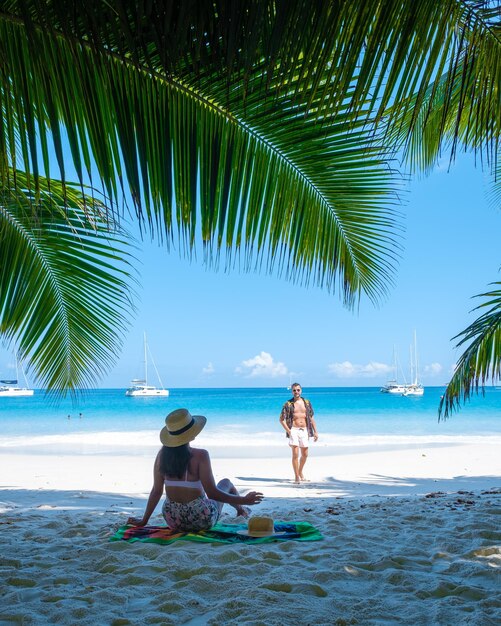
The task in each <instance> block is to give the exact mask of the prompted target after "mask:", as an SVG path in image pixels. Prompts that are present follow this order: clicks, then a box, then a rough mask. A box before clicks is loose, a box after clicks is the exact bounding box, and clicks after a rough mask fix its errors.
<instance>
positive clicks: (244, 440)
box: [0, 387, 501, 454]
mask: <svg viewBox="0 0 501 626" xmlns="http://www.w3.org/2000/svg"><path fill="white" fill-rule="evenodd" d="M443 392H444V388H443V387H427V388H426V390H425V394H424V396H422V397H402V396H391V395H389V394H383V393H381V392H380V391H379V388H376V387H358V388H357V387H333V388H304V389H303V395H304V396H305V397H306V398H309V399H310V400H311V402H312V404H313V407H314V410H315V419H316V422H317V427H318V431H319V433H320V439H319V442H318V444H315V445H318V446H319V447H320V446H322V445H350V446H353V445H369V444H388V443H391V442H393V443H395V444H402V443H409V444H412V443H413V442H414V443H416V444H419V443H422V442H424V441H426V442H431V443H432V442H436V443H437V445H438V444H440V443H441V442H443V443H445V442H448V443H453V442H454V441H456V442H458V443H459V442H460V441H476V440H484V438H486V437H488V438H489V439H490V440H491V441H492V440H499V442H500V443H501V389H500V388H494V387H488V388H486V390H485V395H482V394H481V393H480V394H479V395H478V396H477V395H475V396H473V398H472V400H471V401H470V402H468V403H466V405H464V406H463V407H462V409H461V410H460V411H459V412H455V413H453V414H452V416H451V417H449V418H448V419H447V420H440V421H439V420H438V405H439V402H440V397H441V394H442V393H443ZM290 395H291V394H290V391H288V390H287V389H286V388H285V387H283V388H245V389H237V388H227V389H171V390H170V395H169V397H167V398H131V397H126V396H125V389H99V390H91V391H87V392H85V393H84V394H83V395H82V396H81V397H80V398H79V400H78V403H77V404H75V403H73V402H72V400H71V399H66V400H63V401H58V402H57V403H56V402H55V401H54V400H53V399H51V398H50V397H47V396H46V395H45V394H44V392H43V391H35V395H34V396H33V397H27V398H0V452H1V451H2V450H3V451H4V452H16V451H20V452H23V451H26V449H27V448H28V449H31V450H33V449H34V447H35V448H36V451H37V452H38V453H44V452H47V453H53V452H54V451H57V450H65V451H68V450H70V451H71V452H77V453H82V454H85V453H86V452H91V451H92V452H95V451H96V450H102V451H103V453H104V452H106V453H110V452H112V453H113V452H114V451H116V452H117V453H122V452H125V451H126V450H127V453H128V454H134V453H135V452H136V453H141V451H143V452H144V450H145V448H148V449H150V448H151V447H152V446H158V432H159V430H160V428H161V427H162V426H163V424H164V419H165V416H166V415H167V414H168V413H169V412H170V411H172V410H174V409H176V408H180V407H186V408H188V409H189V410H190V411H191V412H192V413H193V414H202V415H205V416H207V419H208V423H207V426H206V428H205V430H204V431H203V433H202V435H203V437H202V436H200V438H199V439H200V441H199V440H197V441H198V442H199V443H200V445H202V444H204V445H211V444H212V445H217V446H218V447H220V446H222V447H224V446H225V445H228V446H229V445H231V446H234V445H237V446H238V445H245V446H259V447H266V446H270V445H273V444H280V445H283V444H284V443H285V442H284V431H283V429H282V427H281V426H280V424H279V421H278V418H279V414H280V409H281V407H282V404H283V403H284V402H285V400H287V399H288V398H289V397H290Z"/></svg>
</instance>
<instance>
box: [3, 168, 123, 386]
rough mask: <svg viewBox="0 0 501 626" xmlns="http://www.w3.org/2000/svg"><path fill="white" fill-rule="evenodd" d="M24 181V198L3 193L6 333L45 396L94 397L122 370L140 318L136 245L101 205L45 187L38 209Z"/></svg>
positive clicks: (21, 178)
mask: <svg viewBox="0 0 501 626" xmlns="http://www.w3.org/2000/svg"><path fill="white" fill-rule="evenodd" d="M15 176H16V179H17V185H16V187H15V189H16V191H13V189H12V187H7V188H5V187H4V188H2V189H1V192H0V266H1V267H2V272H1V275H0V320H1V326H0V333H1V334H2V336H3V337H4V339H5V341H6V342H7V345H10V344H11V343H15V345H16V348H17V352H18V354H19V356H20V358H21V359H22V360H27V361H28V362H29V368H30V370H31V372H32V373H33V374H34V375H35V377H36V378H37V382H38V383H40V384H41V386H42V387H44V388H47V389H49V390H51V391H53V392H55V393H58V392H59V393H60V392H63V391H65V390H70V391H72V392H74V391H75V390H77V389H82V388H86V387H90V386H92V385H94V384H95V383H96V382H97V381H98V380H99V379H100V378H101V377H102V375H103V374H104V373H105V372H107V371H108V368H109V367H110V366H111V365H112V364H113V363H114V362H115V360H116V357H117V355H118V354H119V350H120V347H121V344H122V338H123V335H124V326H126V322H127V319H128V318H130V311H131V310H133V305H132V302H131V293H130V288H129V287H128V286H127V285H128V284H129V283H130V281H131V278H132V274H131V272H130V267H129V259H130V255H129V252H128V250H127V247H128V245H127V243H126V239H125V237H124V235H123V234H120V233H119V232H118V231H116V230H114V225H113V224H112V223H110V222H107V221H106V214H105V211H104V206H103V205H102V204H101V203H100V202H98V201H97V200H91V199H89V198H87V199H86V198H85V197H83V196H82V195H81V194H80V193H79V192H78V191H76V190H75V189H74V188H72V187H71V186H69V185H67V186H66V188H65V189H64V190H63V189H62V186H61V184H60V183H59V182H57V181H46V180H45V179H43V178H41V177H40V179H39V190H40V193H39V198H38V200H37V204H36V206H35V204H34V199H33V197H32V196H31V194H30V191H29V189H28V185H27V180H26V176H25V175H24V174H23V173H22V172H15ZM23 183H24V191H23ZM49 188H50V190H49Z"/></svg>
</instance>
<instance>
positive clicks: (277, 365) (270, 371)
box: [235, 351, 288, 378]
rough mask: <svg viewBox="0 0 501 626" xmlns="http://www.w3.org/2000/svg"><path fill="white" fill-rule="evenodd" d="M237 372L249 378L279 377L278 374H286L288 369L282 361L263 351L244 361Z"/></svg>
mask: <svg viewBox="0 0 501 626" xmlns="http://www.w3.org/2000/svg"><path fill="white" fill-rule="evenodd" d="M235 372H236V373H237V374H243V375H244V376H247V377H248V378H277V377H278V376H285V375H286V374H287V373H288V369H287V367H286V366H285V364H284V363H282V362H281V361H275V360H274V359H273V357H272V356H271V354H270V353H269V352H264V351H263V352H260V353H259V354H257V355H256V356H254V357H252V358H250V359H247V360H245V361H242V363H241V364H240V365H239V366H238V367H237V368H236V369H235Z"/></svg>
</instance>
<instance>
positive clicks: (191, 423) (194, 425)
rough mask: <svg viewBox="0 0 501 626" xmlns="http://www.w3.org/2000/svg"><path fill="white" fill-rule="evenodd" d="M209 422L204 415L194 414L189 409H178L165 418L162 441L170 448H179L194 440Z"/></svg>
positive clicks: (161, 432)
mask: <svg viewBox="0 0 501 626" xmlns="http://www.w3.org/2000/svg"><path fill="white" fill-rule="evenodd" d="M206 422H207V418H206V417H204V416H203V415H192V414H191V413H190V412H189V411H188V409H176V410H175V411H172V412H171V413H169V415H167V417H166V418H165V426H164V427H163V428H162V430H161V431H160V441H161V442H162V443H163V445H164V446H167V447H168V448H177V447H178V446H182V445H184V444H185V443H188V442H189V441H193V439H195V437H196V436H197V435H198V433H199V432H200V431H201V430H202V428H203V427H204V426H205V423H206Z"/></svg>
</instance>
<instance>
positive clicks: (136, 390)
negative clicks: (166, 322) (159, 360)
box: [125, 333, 169, 398]
mask: <svg viewBox="0 0 501 626" xmlns="http://www.w3.org/2000/svg"><path fill="white" fill-rule="evenodd" d="M143 344H144V361H143V366H144V378H133V379H132V380H131V382H130V386H129V388H128V389H127V391H126V392H125V395H126V396H130V397H134V398H144V397H153V396H155V397H164V398H165V397H167V396H168V395H169V390H168V389H165V388H164V386H163V384H162V381H161V380H160V375H159V373H158V370H157V368H156V365H155V361H154V360H153V356H152V355H151V352H150V350H149V348H148V344H147V342H146V333H144V336H143ZM148 355H149V357H150V359H151V362H152V365H153V367H154V369H155V372H156V375H157V378H158V382H159V384H160V387H155V386H154V385H150V384H149V383H148Z"/></svg>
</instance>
